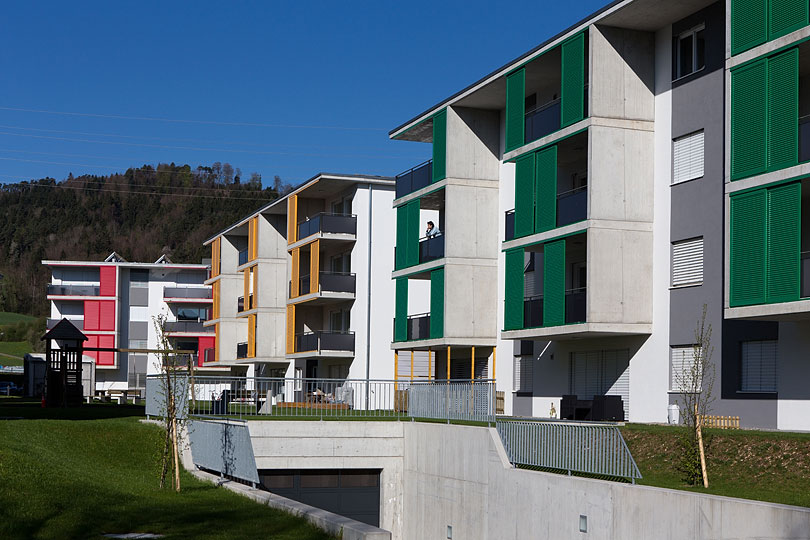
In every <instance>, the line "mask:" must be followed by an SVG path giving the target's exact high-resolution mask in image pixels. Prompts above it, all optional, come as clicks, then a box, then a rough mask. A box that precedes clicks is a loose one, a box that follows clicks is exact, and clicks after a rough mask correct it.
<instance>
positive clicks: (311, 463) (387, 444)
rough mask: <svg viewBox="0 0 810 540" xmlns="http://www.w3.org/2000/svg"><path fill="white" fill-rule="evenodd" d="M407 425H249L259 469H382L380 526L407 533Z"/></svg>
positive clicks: (395, 533)
mask: <svg viewBox="0 0 810 540" xmlns="http://www.w3.org/2000/svg"><path fill="white" fill-rule="evenodd" d="M405 424H406V422H331V421H330V422H292V421H289V422H287V421H284V422H261V421H256V422H250V436H251V440H252V442H253V454H254V456H255V459H256V467H257V468H258V469H260V470H261V469H381V470H382V474H381V475H380V504H381V508H380V527H381V528H383V529H386V530H388V531H391V533H392V534H393V537H394V538H410V537H409V536H406V535H405V534H404V533H403V527H404V522H403V521H404V520H403V513H402V501H403V472H402V462H403V454H404V446H403V440H404V439H403V438H404V431H403V429H404V426H405Z"/></svg>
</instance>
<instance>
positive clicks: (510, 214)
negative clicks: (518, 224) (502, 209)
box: [504, 209, 515, 240]
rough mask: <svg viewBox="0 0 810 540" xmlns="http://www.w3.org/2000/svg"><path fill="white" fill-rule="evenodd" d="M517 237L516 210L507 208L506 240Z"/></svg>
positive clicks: (505, 219) (505, 220)
mask: <svg viewBox="0 0 810 540" xmlns="http://www.w3.org/2000/svg"><path fill="white" fill-rule="evenodd" d="M514 239H515V211H514V209H513V210H507V212H506V214H505V215H504V240H514Z"/></svg>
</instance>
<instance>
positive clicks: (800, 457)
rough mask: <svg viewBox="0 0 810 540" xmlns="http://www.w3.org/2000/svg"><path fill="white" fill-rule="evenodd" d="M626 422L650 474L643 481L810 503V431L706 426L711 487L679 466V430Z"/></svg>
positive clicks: (624, 432)
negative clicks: (688, 477)
mask: <svg viewBox="0 0 810 540" xmlns="http://www.w3.org/2000/svg"><path fill="white" fill-rule="evenodd" d="M680 429H683V428H677V427H672V426H650V425H642V424H629V425H627V426H625V427H623V428H621V431H622V435H624V438H625V440H626V441H627V446H628V448H629V449H630V452H631V453H632V454H633V457H634V458H635V460H636V463H637V464H638V467H639V470H641V474H642V476H643V477H644V478H643V479H642V480H641V481H639V483H640V484H646V485H650V486H657V487H666V488H674V489H685V490H689V491H695V492H700V493H711V494H714V495H725V496H728V497H740V498H743V499H756V500H760V501H769V502H775V503H782V504H792V505H796V506H810V489H808V485H810V433H787V432H769V431H751V430H720V429H706V430H705V432H706V434H707V435H708V440H709V445H708V449H707V457H706V460H707V468H708V475H709V489H704V488H703V486H702V485H701V486H700V487H692V486H687V485H686V484H684V482H683V481H682V480H681V478H680V475H679V474H678V472H677V471H676V469H675V465H676V463H677V459H678V450H677V436H678V430H680Z"/></svg>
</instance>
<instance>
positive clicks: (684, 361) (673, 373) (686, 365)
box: [669, 345, 695, 392]
mask: <svg viewBox="0 0 810 540" xmlns="http://www.w3.org/2000/svg"><path fill="white" fill-rule="evenodd" d="M694 364H695V347H694V346H693V345H686V346H682V347H670V349H669V389H670V391H672V392H685V391H689V390H692V373H693V366H694Z"/></svg>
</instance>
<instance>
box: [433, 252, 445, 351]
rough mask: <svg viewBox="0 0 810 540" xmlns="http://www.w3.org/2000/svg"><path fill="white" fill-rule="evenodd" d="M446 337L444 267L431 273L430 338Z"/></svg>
mask: <svg viewBox="0 0 810 540" xmlns="http://www.w3.org/2000/svg"><path fill="white" fill-rule="evenodd" d="M440 337H444V268H437V269H436V270H434V271H432V272H431V273H430V338H431V339H436V338H440Z"/></svg>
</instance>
